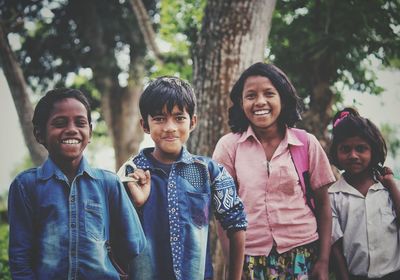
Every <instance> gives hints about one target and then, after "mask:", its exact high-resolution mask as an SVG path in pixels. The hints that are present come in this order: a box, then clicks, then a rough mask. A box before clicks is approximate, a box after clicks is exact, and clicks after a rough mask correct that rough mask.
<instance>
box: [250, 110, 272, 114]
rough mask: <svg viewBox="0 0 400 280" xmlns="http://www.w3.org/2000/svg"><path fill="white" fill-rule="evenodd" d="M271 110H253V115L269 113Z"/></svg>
mask: <svg viewBox="0 0 400 280" xmlns="http://www.w3.org/2000/svg"><path fill="white" fill-rule="evenodd" d="M270 112H271V110H259V111H255V112H254V115H265V114H269V113H270Z"/></svg>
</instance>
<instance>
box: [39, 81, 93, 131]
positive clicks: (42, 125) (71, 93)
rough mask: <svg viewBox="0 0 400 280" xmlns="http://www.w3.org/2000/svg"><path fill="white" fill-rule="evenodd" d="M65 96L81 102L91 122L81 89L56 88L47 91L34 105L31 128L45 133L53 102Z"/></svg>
mask: <svg viewBox="0 0 400 280" xmlns="http://www.w3.org/2000/svg"><path fill="white" fill-rule="evenodd" d="M66 98H75V99H76V100H78V101H79V102H81V103H82V104H83V106H85V108H86V111H87V118H88V121H89V123H91V122H92V118H91V109H90V103H89V101H88V99H87V98H86V96H85V95H84V94H83V93H82V92H81V91H79V90H77V89H71V88H57V89H53V90H50V91H48V92H47V93H46V95H45V96H43V97H42V98H41V99H40V100H39V102H38V104H37V105H36V107H35V111H34V113H33V118H32V123H33V129H34V130H36V131H38V132H40V133H42V134H45V133H46V124H47V121H48V120H49V117H50V114H51V113H52V109H53V107H54V104H55V103H57V102H58V101H60V100H63V99H66Z"/></svg>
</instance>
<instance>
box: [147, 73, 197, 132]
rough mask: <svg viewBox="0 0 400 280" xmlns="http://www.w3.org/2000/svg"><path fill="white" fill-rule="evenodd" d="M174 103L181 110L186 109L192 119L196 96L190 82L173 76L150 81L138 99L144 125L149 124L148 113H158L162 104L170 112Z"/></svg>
mask: <svg viewBox="0 0 400 280" xmlns="http://www.w3.org/2000/svg"><path fill="white" fill-rule="evenodd" d="M175 105H176V106H178V108H179V109H180V110H182V111H183V110H184V109H186V111H187V113H188V114H189V116H190V119H192V117H193V115H194V114H195V112H196V96H195V94H194V91H193V88H192V87H191V86H190V84H189V83H187V82H185V81H184V80H182V79H180V78H177V77H173V76H162V77H158V78H157V79H155V80H153V81H151V82H150V83H149V84H148V85H147V87H146V88H145V90H144V91H143V93H142V95H141V96H140V99H139V109H140V114H141V116H142V119H143V124H144V127H145V128H148V126H149V124H148V116H149V115H150V116H155V115H157V114H160V113H161V112H162V110H163V108H164V106H166V108H167V111H168V112H169V113H171V112H172V110H173V108H174V106H175Z"/></svg>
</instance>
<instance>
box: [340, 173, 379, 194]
mask: <svg viewBox="0 0 400 280" xmlns="http://www.w3.org/2000/svg"><path fill="white" fill-rule="evenodd" d="M343 176H344V178H345V179H346V181H347V183H349V184H350V185H351V186H352V187H353V188H355V189H357V190H358V191H359V192H360V193H362V194H363V195H366V194H367V192H368V189H369V188H370V187H371V186H372V185H373V184H374V183H375V180H374V177H373V176H372V173H371V172H370V171H369V170H368V171H364V172H362V173H358V174H356V175H353V174H350V173H348V172H345V173H344V174H343Z"/></svg>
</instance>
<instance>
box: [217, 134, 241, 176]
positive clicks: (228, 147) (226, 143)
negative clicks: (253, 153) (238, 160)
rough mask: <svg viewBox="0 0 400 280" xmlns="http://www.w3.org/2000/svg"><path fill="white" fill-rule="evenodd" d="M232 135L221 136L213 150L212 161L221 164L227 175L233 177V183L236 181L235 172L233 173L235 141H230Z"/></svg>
mask: <svg viewBox="0 0 400 280" xmlns="http://www.w3.org/2000/svg"><path fill="white" fill-rule="evenodd" d="M231 135H232V134H228V135H225V136H223V137H222V138H221V139H220V140H219V141H218V143H217V145H216V146H215V149H214V153H213V155H212V158H213V160H215V161H216V162H218V163H220V164H222V165H223V166H224V167H225V168H226V170H227V171H228V172H229V174H230V175H231V176H232V177H233V179H234V180H235V182H237V180H236V171H235V146H236V141H232V140H233V139H232V137H229V136H231Z"/></svg>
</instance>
